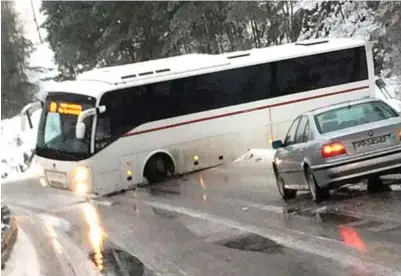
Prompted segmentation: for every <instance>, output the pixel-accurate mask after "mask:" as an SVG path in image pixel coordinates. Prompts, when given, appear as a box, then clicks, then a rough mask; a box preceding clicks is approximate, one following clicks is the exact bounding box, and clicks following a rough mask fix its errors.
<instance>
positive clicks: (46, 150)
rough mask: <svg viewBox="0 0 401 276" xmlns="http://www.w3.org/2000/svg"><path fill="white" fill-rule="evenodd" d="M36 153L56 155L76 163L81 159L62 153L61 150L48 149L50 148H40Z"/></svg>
mask: <svg viewBox="0 0 401 276" xmlns="http://www.w3.org/2000/svg"><path fill="white" fill-rule="evenodd" d="M36 153H39V154H40V153H48V154H49V153H50V154H56V155H57V156H59V157H61V158H63V159H64V158H68V159H72V160H74V161H78V160H79V158H78V157H77V156H75V155H74V154H72V153H69V152H65V151H61V150H56V149H52V148H48V147H43V148H42V147H40V148H36Z"/></svg>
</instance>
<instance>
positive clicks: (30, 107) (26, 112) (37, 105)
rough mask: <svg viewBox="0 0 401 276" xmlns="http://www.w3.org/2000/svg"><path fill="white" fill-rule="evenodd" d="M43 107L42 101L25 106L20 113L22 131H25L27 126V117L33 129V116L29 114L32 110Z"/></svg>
mask: <svg viewBox="0 0 401 276" xmlns="http://www.w3.org/2000/svg"><path fill="white" fill-rule="evenodd" d="M42 106H43V103H42V102H40V101H37V102H34V103H29V104H27V105H26V106H24V108H22V110H21V113H20V117H21V130H22V131H25V129H26V126H25V115H26V117H27V119H28V123H29V128H31V129H32V128H33V124H32V118H31V114H30V113H29V112H30V111H31V110H37V109H39V108H41V107H42Z"/></svg>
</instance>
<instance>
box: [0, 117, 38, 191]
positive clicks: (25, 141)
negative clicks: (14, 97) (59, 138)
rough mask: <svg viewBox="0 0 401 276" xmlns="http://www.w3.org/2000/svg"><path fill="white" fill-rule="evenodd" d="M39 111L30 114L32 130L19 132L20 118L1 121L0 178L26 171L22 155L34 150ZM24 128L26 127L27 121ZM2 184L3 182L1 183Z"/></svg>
mask: <svg viewBox="0 0 401 276" xmlns="http://www.w3.org/2000/svg"><path fill="white" fill-rule="evenodd" d="M40 115H41V110H37V111H35V112H34V113H33V114H32V124H33V129H29V128H27V129H26V130H25V131H24V132H22V130H21V117H20V116H15V117H13V118H11V119H5V120H2V121H1V143H0V151H1V178H2V179H5V178H9V177H14V176H16V175H17V174H20V173H22V172H23V171H24V170H25V169H26V165H25V163H24V153H25V152H29V151H31V150H33V149H34V148H35V144H36V136H37V131H38V124H39V119H40ZM25 120H26V126H28V122H27V119H25ZM2 183H3V181H2Z"/></svg>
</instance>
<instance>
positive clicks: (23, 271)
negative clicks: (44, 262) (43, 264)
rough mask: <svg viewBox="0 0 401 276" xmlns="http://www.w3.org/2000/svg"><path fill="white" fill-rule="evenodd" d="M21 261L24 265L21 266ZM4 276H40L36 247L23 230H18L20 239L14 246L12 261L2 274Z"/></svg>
mask: <svg viewBox="0 0 401 276" xmlns="http://www.w3.org/2000/svg"><path fill="white" fill-rule="evenodd" d="M21 260H24V263H23V264H21ZM1 275H4V276H39V275H40V267H39V262H38V257H37V254H36V250H35V247H34V246H33V244H32V242H31V241H30V240H29V237H28V236H27V234H25V232H24V231H23V230H22V229H20V228H19V229H18V238H17V241H16V243H15V244H14V248H13V251H12V252H11V255H10V259H9V260H8V261H7V263H6V267H5V269H4V270H3V271H2V272H1Z"/></svg>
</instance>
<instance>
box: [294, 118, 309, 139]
mask: <svg viewBox="0 0 401 276" xmlns="http://www.w3.org/2000/svg"><path fill="white" fill-rule="evenodd" d="M307 123H308V118H307V117H305V116H302V117H301V120H300V121H299V126H298V129H297V131H296V135H295V143H296V144H299V143H303V142H304V134H305V128H306V125H307Z"/></svg>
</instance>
